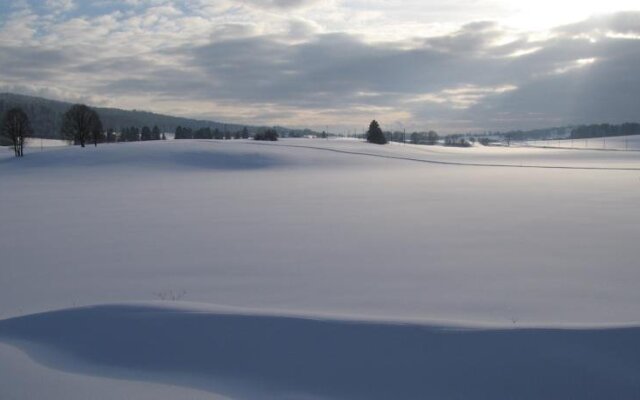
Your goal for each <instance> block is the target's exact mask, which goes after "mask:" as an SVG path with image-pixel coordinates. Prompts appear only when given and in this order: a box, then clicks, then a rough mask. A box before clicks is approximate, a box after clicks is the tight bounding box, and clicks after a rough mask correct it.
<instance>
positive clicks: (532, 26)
mask: <svg viewBox="0 0 640 400" xmlns="http://www.w3.org/2000/svg"><path fill="white" fill-rule="evenodd" d="M636 3H638V2H637V1H627V0H612V1H607V2H602V1H593V0H587V1H581V2H578V1H550V0H541V1H535V2H534V1H521V2H517V1H500V0H485V1H475V0H455V1H450V2H446V3H443V2H440V1H433V0H404V1H400V0H385V1H382V0H352V1H346V0H244V1H242V2H238V1H231V0H215V1H214V0H191V1H188V2H184V1H177V0H126V1H114V0H87V1H73V0H47V1H36V0H12V1H9V2H3V3H1V4H0V54H2V57H0V90H3V91H15V92H21V93H27V94H36V95H43V96H47V97H54V98H58V99H63V100H69V101H85V102H89V103H93V104H96V105H106V106H117V107H122V108H137V109H148V110H151V111H156V112H165V113H172V114H179V115H184V116H193V117H199V118H212V119H220V120H225V121H232V122H238V123H247V124H269V125H271V124H281V125H288V126H296V127H300V126H307V127H312V128H316V129H324V128H325V126H326V125H332V126H334V129H336V130H351V129H357V128H360V127H362V126H364V125H366V123H367V122H368V121H369V120H370V119H371V118H378V119H380V120H381V121H383V124H384V125H385V126H386V127H387V128H389V129H392V128H394V127H400V126H402V127H406V128H408V129H437V130H440V131H443V132H444V131H460V130H485V129H510V128H528V127H540V126H551V125H559V124H571V123H580V122H601V121H602V122H605V121H608V122H620V121H626V120H636V119H638V118H639V117H638V115H640V105H638V102H637V101H633V100H634V99H635V98H636V93H638V92H640V77H638V74H637V70H638V67H640V40H639V39H640V12H639V11H638V10H639V9H640V4H636ZM505 121H508V122H505Z"/></svg>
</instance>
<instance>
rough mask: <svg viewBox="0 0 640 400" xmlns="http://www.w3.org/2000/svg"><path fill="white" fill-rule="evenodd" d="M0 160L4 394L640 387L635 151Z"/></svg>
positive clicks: (285, 146)
mask: <svg viewBox="0 0 640 400" xmlns="http://www.w3.org/2000/svg"><path fill="white" fill-rule="evenodd" d="M9 156H10V154H9V153H8V152H7V153H6V154H4V153H3V154H0V183H1V184H2V189H1V191H0V203H1V204H3V207H2V208H0V238H1V239H2V240H0V254H2V263H1V266H0V341H1V342H2V343H4V344H0V398H2V399H5V398H6V399H19V398H41V397H44V395H46V396H47V398H61V399H62V398H64V399H68V398H100V399H102V398H105V399H106V398H172V399H173V398H194V399H195V398H197V399H199V398H219V397H216V396H222V397H224V396H227V397H231V398H251V399H253V398H274V399H283V398H292V399H299V398H303V399H318V398H345V399H346V398H358V399H360V398H361V399H371V398H380V399H382V398H385V399H386V398H398V399H400V398H406V399H415V398H437V399H449V398H451V399H454V398H455V399H458V398H463V399H467V398H472V399H513V398H518V399H565V398H616V399H634V398H637V396H638V393H640V347H638V346H637V345H636V343H637V342H638V340H639V339H640V328H638V327H639V326H640V308H639V307H638V304H640V291H639V290H638V289H637V287H638V285H637V282H638V281H639V279H640V268H639V267H638V259H639V256H640V250H639V249H638V238H639V237H640V212H638V207H637V205H638V204H639V201H640V155H638V153H636V152H615V151H612V152H603V151H590V150H584V151H575V150H564V149H539V148H484V147H474V148H470V149H457V148H443V147H424V146H411V145H399V144H396V145H388V146H376V145H369V144H365V143H361V142H356V141H346V140H303V139H300V140H282V141H280V142H278V143H255V142H250V141H227V142H219V141H165V142H146V143H130V144H129V143H128V144H111V145H101V146H98V148H91V147H88V148H86V149H79V148H61V149H50V150H48V151H45V152H41V153H40V152H38V151H36V149H31V150H30V151H29V152H28V154H27V156H26V157H25V158H24V159H21V160H17V159H13V158H11V157H9ZM8 205H10V206H8ZM173 299H175V300H173ZM55 310H59V311H55ZM16 349H20V350H21V351H24V352H25V353H26V354H27V355H28V358H27V357H25V355H24V354H23V353H22V352H19V351H17V350H16ZM89 394H90V395H91V396H92V397H91V396H89ZM222 397H220V398H222Z"/></svg>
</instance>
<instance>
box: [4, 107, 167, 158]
mask: <svg viewBox="0 0 640 400" xmlns="http://www.w3.org/2000/svg"><path fill="white" fill-rule="evenodd" d="M32 135H33V128H32V125H31V121H30V119H29V117H28V115H27V113H26V112H25V111H24V110H23V109H22V108H21V107H14V108H11V109H9V110H7V111H6V112H5V113H4V115H3V116H2V122H1V125H0V139H1V142H0V144H9V145H10V146H13V150H14V154H15V156H16V157H22V156H23V155H24V146H25V143H26V141H27V140H28V138H29V137H31V136H32ZM60 136H61V137H62V138H63V139H64V140H67V141H69V142H71V143H73V144H74V145H79V146H81V147H85V146H86V145H87V144H93V145H94V146H97V145H98V143H104V142H111V143H113V142H135V141H140V140H142V141H146V140H166V136H165V134H164V133H162V132H161V131H160V128H158V126H157V125H156V126H154V127H152V128H150V127H148V126H143V127H142V128H138V127H128V128H123V129H122V130H121V132H119V133H118V132H116V131H115V130H114V129H113V128H108V129H106V130H105V129H104V127H103V124H102V120H101V119H100V115H98V113H97V112H96V111H95V110H94V109H92V108H90V107H88V106H86V105H84V104H75V105H73V106H71V107H70V108H69V109H68V110H67V111H66V112H65V113H64V114H63V115H62V121H61V124H60Z"/></svg>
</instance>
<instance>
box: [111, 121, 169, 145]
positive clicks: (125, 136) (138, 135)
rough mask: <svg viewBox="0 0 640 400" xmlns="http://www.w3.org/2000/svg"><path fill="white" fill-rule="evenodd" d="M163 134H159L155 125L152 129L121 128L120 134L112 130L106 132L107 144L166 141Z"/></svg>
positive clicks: (144, 127) (146, 127) (158, 129)
mask: <svg viewBox="0 0 640 400" xmlns="http://www.w3.org/2000/svg"><path fill="white" fill-rule="evenodd" d="M166 139H167V137H166V136H165V134H164V133H162V132H160V128H158V126H157V125H155V126H154V127H153V128H149V127H148V126H143V127H142V129H140V128H138V127H137V126H131V127H128V128H127V127H125V128H122V132H120V134H117V133H115V131H114V130H113V129H109V130H108V131H107V142H138V141H143V142H144V141H148V140H166Z"/></svg>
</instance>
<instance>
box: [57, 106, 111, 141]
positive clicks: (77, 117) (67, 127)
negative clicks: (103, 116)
mask: <svg viewBox="0 0 640 400" xmlns="http://www.w3.org/2000/svg"><path fill="white" fill-rule="evenodd" d="M62 136H63V137H64V138H65V139H67V140H69V141H72V142H73V143H74V144H79V145H80V146H82V147H84V146H85V144H86V142H87V140H89V139H90V138H91V139H93V143H94V145H96V146H97V145H98V140H99V138H100V137H101V136H102V122H101V121H100V117H99V116H98V113H97V112H95V111H94V110H92V109H91V108H89V107H87V106H86V105H84V104H76V105H74V106H72V107H71V108H70V109H69V110H67V112H66V113H64V115H63V116H62Z"/></svg>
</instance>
